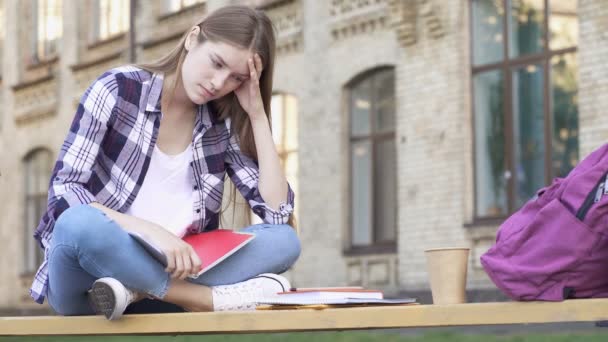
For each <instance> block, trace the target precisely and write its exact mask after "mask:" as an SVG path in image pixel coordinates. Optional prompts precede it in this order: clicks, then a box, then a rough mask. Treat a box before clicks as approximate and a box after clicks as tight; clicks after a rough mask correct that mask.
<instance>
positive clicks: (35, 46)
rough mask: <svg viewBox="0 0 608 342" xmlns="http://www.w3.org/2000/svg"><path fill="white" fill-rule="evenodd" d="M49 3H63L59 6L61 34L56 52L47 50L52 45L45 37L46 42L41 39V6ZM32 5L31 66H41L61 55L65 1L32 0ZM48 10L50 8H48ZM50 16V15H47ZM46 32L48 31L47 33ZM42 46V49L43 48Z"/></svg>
mask: <svg viewBox="0 0 608 342" xmlns="http://www.w3.org/2000/svg"><path fill="white" fill-rule="evenodd" d="M48 1H60V2H61V3H60V4H59V7H60V10H59V11H60V15H59V17H60V18H61V34H60V35H59V37H58V38H57V42H56V43H55V44H56V45H55V51H50V50H47V49H48V48H49V46H50V45H48V44H49V42H50V41H49V40H47V39H46V38H47V37H45V39H44V40H41V37H40V35H39V32H38V31H39V27H40V24H41V23H40V20H39V19H40V18H39V9H40V7H41V6H40V5H41V2H45V3H47V2H48ZM30 4H31V7H32V8H31V11H32V26H33V29H32V33H31V36H30V37H31V38H30V39H31V53H30V56H31V57H30V60H31V62H30V64H39V63H44V62H47V61H51V60H54V59H55V58H57V57H58V55H59V51H58V50H59V48H60V47H59V46H58V45H59V44H60V41H61V39H62V38H63V11H62V9H63V0H31V2H30ZM47 9H48V8H47ZM47 15H48V13H47ZM45 32H46V31H45ZM41 45H42V48H41Z"/></svg>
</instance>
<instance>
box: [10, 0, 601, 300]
mask: <svg viewBox="0 0 608 342" xmlns="http://www.w3.org/2000/svg"><path fill="white" fill-rule="evenodd" d="M231 3H240V4H249V5H252V6H257V7H259V8H261V9H263V10H265V11H266V12H267V13H268V15H269V16H270V17H271V18H272V19H273V22H274V24H275V26H276V28H277V37H278V49H277V61H276V65H275V67H276V69H275V81H274V84H275V87H274V88H275V95H274V96H273V103H272V115H273V135H274V136H275V141H276V143H277V146H278V150H279V153H280V155H281V159H282V160H283V163H284V166H285V171H286V173H287V175H288V178H289V180H290V182H291V183H292V184H293V185H294V188H295V189H296V210H297V219H298V227H299V234H300V237H301V239H302V242H303V244H302V245H303V250H302V255H301V258H300V260H299V261H298V263H297V264H296V266H295V267H294V268H293V269H292V270H290V271H289V274H288V276H289V278H290V279H291V280H292V282H293V283H294V285H296V286H321V285H323V286H330V285H333V286H337V285H363V286H367V287H372V288H379V289H382V290H384V291H385V292H386V293H387V294H389V295H397V294H407V293H417V292H420V291H426V290H427V289H428V282H427V273H426V269H425V256H424V250H425V249H428V248H434V247H443V246H467V247H470V248H471V254H470V258H469V269H468V289H470V290H472V291H478V292H480V293H481V292H483V291H488V292H494V291H495V287H494V286H493V284H492V283H491V282H490V281H489V279H488V278H487V276H486V275H485V273H484V271H483V269H482V268H481V266H480V264H479V256H480V255H481V254H482V253H483V252H484V251H485V250H487V249H488V248H489V247H490V246H491V244H492V243H493V241H494V237H495V233H496V230H497V228H498V226H499V224H500V222H502V220H504V218H506V217H507V216H508V215H509V213H511V212H513V211H514V210H516V209H517V208H518V207H519V206H521V204H523V203H524V202H525V201H526V200H527V199H528V198H529V197H531V196H532V195H533V194H534V192H535V190H536V189H537V188H539V187H541V186H543V185H545V184H548V183H549V182H550V180H551V179H552V178H553V177H559V176H563V175H565V174H566V173H567V172H568V171H569V170H570V169H571V168H572V166H573V165H575V164H576V163H577V161H578V160H580V158H581V157H582V156H584V155H586V154H587V153H589V152H590V151H592V150H593V149H595V148H597V147H598V146H600V145H601V144H602V143H603V142H604V141H605V140H606V138H607V137H608V117H606V116H603V115H602V109H603V108H608V97H607V96H605V94H608V64H606V63H605V60H606V58H608V3H606V1H604V0H578V1H576V0H452V1H439V0H331V1H316V0H274V1H273V0H250V1H246V0H243V1H229V0H207V1H204V0H198V1H197V0H158V1H133V2H130V1H127V0H88V1H75V0H34V1H17V0H0V24H1V25H0V51H1V54H0V58H1V64H0V65H1V68H0V174H1V175H0V196H1V199H2V206H0V241H2V242H1V243H2V248H0V275H1V277H0V279H1V280H0V310H12V311H17V312H25V311H28V310H33V309H36V308H40V306H38V305H37V304H34V303H33V302H32V301H31V300H30V298H29V295H28V289H29V285H30V283H31V280H32V275H33V272H34V271H35V270H36V268H37V266H38V263H39V261H40V258H41V253H40V250H39V249H38V248H37V247H36V245H35V243H34V240H33V239H32V237H31V235H32V233H33V229H34V228H35V226H36V225H37V221H38V219H39V218H40V215H41V213H42V212H43V210H44V209H45V204H46V195H47V186H48V180H49V177H50V172H51V168H52V165H53V162H54V160H55V158H56V156H57V154H58V152H59V148H60V146H61V144H62V142H63V139H64V138H65V135H66V133H67V131H68V127H69V124H70V122H71V120H72V118H73V115H74V113H75V108H76V105H77V104H78V100H79V98H80V96H81V95H82V93H83V92H84V90H85V89H86V87H87V86H88V85H89V84H90V83H91V82H92V81H93V80H94V79H95V78H96V77H97V76H98V75H100V74H101V73H102V72H103V71H105V70H107V69H109V68H112V67H114V66H119V65H123V64H127V63H130V62H133V61H135V62H143V61H151V60H154V59H156V58H158V57H160V56H162V55H163V54H165V53H167V52H168V51H169V50H170V49H171V48H172V47H174V46H175V44H177V42H178V40H179V38H180V37H181V33H182V32H184V31H185V30H187V29H188V28H189V27H190V26H191V25H192V24H194V22H195V21H196V20H197V19H198V18H200V17H202V16H204V15H205V14H206V13H208V12H210V11H213V10H214V9H216V8H219V7H221V6H223V5H226V4H231ZM131 14H132V15H131ZM130 28H132V29H131V30H130ZM602 95H604V96H602ZM227 221H229V220H227ZM230 222H231V223H230V224H228V225H229V226H239V224H241V225H242V224H244V223H243V222H244V220H243V218H240V217H237V218H236V219H235V218H230ZM42 308H44V306H43V307H42Z"/></svg>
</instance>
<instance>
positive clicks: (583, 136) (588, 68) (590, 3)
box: [578, 0, 608, 156]
mask: <svg viewBox="0 0 608 342" xmlns="http://www.w3.org/2000/svg"><path fill="white" fill-rule="evenodd" d="M578 12H579V20H580V24H579V28H580V31H579V50H578V62H579V66H580V69H579V75H580V76H579V77H580V88H579V118H580V119H579V125H580V153H581V156H583V155H585V154H587V153H589V152H591V151H592V150H594V149H595V148H597V147H598V146H600V145H602V144H605V143H606V141H608V116H607V114H608V111H607V108H608V96H607V94H608V63H606V60H607V59H608V3H606V1H601V0H579V1H578Z"/></svg>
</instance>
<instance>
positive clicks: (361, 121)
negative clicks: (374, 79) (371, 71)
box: [350, 78, 372, 135]
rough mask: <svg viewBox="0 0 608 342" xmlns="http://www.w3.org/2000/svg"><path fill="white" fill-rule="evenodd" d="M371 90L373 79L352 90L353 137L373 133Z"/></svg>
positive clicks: (351, 118) (359, 84)
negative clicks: (371, 124) (371, 125)
mask: <svg viewBox="0 0 608 342" xmlns="http://www.w3.org/2000/svg"><path fill="white" fill-rule="evenodd" d="M371 90H372V87H371V78H367V79H365V80H363V81H362V82H360V83H358V84H357V85H355V86H354V87H353V88H352V90H351V97H350V110H351V112H350V114H351V115H350V120H351V134H352V135H368V134H370V133H371V127H370V115H371V114H370V113H371V108H372V101H371V96H370V95H371V93H372V92H371Z"/></svg>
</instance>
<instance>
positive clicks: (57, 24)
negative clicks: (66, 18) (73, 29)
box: [33, 0, 63, 61]
mask: <svg viewBox="0 0 608 342" xmlns="http://www.w3.org/2000/svg"><path fill="white" fill-rule="evenodd" d="M33 9H34V12H35V13H36V15H35V16H34V18H36V21H35V25H36V29H35V30H34V31H33V32H34V35H35V36H34V39H33V42H34V59H35V61H38V60H41V59H44V58H47V57H50V56H52V55H54V54H56V53H57V51H58V44H59V39H60V38H61V36H62V34H63V19H62V14H61V12H62V1H61V0H34V8H33Z"/></svg>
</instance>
